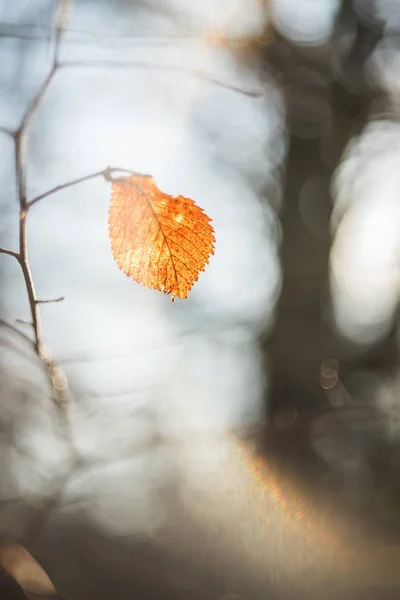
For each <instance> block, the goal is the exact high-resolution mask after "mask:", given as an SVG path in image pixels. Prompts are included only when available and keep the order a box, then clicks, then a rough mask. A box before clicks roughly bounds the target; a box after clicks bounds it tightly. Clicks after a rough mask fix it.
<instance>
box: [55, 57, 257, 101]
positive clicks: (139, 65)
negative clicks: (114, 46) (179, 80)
mask: <svg viewBox="0 0 400 600" xmlns="http://www.w3.org/2000/svg"><path fill="white" fill-rule="evenodd" d="M70 67H74V68H86V69H87V68H89V69H100V68H101V69H148V70H154V71H176V72H177V73H185V74H186V75H190V76H192V77H198V78H199V79H202V80H203V81H206V82H207V83H211V84H213V85H217V86H218V87H222V88H224V89H226V90H230V91H231V92H236V93H237V94H242V95H243V96H248V97H249V98H262V97H263V96H264V93H263V92H262V91H261V90H244V89H242V88H240V87H237V86H236V85H232V84H230V83H225V82H223V81H220V80H219V79H216V78H215V77H214V76H213V75H209V74H208V73H204V72H203V71H201V70H200V69H189V68H186V67H180V66H178V65H168V64H163V63H149V62H144V61H131V62H129V61H124V62H122V61H118V60H88V61H81V62H79V61H67V62H63V63H61V64H60V68H70Z"/></svg>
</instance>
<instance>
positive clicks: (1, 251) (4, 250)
mask: <svg viewBox="0 0 400 600" xmlns="http://www.w3.org/2000/svg"><path fill="white" fill-rule="evenodd" d="M0 254H8V255H9V256H12V257H13V258H15V259H16V260H17V261H18V262H20V261H21V257H20V255H19V254H18V252H14V250H9V249H8V248H0Z"/></svg>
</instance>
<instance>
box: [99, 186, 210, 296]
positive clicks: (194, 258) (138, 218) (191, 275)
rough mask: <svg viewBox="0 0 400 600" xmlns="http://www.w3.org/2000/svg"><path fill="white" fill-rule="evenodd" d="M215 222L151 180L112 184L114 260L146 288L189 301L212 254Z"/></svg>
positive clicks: (111, 220) (110, 220)
mask: <svg viewBox="0 0 400 600" xmlns="http://www.w3.org/2000/svg"><path fill="white" fill-rule="evenodd" d="M210 221H211V219H210V218H209V217H208V216H207V215H206V214H205V213H204V212H203V210H202V209H201V208H200V207H199V206H197V205H196V204H195V203H194V202H193V200H191V199H190V198H184V197H183V196H177V197H176V198H175V197H173V196H169V195H168V194H165V193H164V192H162V191H161V190H159V189H158V187H157V185H156V183H155V181H154V179H153V178H152V177H149V176H147V175H132V176H131V177H127V178H121V179H116V180H114V181H113V183H112V195H111V204H110V212H109V218H108V231H109V235H110V240H111V248H112V252H113V256H114V260H115V262H116V263H117V265H118V267H119V268H120V269H121V270H122V271H123V272H124V273H125V274H126V275H127V276H128V277H131V278H132V279H134V280H135V281H137V282H138V283H142V284H143V285H145V286H147V287H149V288H153V289H156V290H159V291H161V292H164V294H172V300H174V298H175V296H178V297H179V298H187V295H188V292H189V291H190V290H191V288H192V286H193V283H194V282H195V281H197V279H198V276H199V272H200V271H204V269H205V267H206V265H207V264H208V260H209V258H210V255H211V254H214V241H215V239H214V230H213V228H212V225H211V224H210Z"/></svg>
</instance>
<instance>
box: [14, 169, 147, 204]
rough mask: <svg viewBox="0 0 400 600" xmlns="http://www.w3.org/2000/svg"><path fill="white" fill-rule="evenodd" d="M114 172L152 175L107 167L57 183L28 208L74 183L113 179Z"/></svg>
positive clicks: (34, 199)
mask: <svg viewBox="0 0 400 600" xmlns="http://www.w3.org/2000/svg"><path fill="white" fill-rule="evenodd" d="M113 173H127V174H129V175H140V177H151V176H150V175H146V174H144V173H138V172H136V171H130V170H129V169H121V168H119V167H106V168H105V169H102V170H101V171H96V172H95V173H91V174H90V175H84V176H83V177H78V179H72V180H71V181H67V182H66V183H62V184H61V185H57V186H56V187H54V188H52V189H51V190H48V191H47V192H44V193H43V194H40V195H39V196H36V197H35V198H33V199H32V200H31V201H30V202H27V205H26V206H27V208H28V209H30V208H31V207H32V206H33V205H34V204H36V203H37V202H40V200H44V198H47V197H48V196H52V195H53V194H56V193H57V192H61V190H65V189H67V188H69V187H73V186H74V185H78V184H79V183H84V182H86V181H90V180H91V179H96V178H97V177H104V179H105V180H106V181H111V182H112V181H113V178H112V175H113Z"/></svg>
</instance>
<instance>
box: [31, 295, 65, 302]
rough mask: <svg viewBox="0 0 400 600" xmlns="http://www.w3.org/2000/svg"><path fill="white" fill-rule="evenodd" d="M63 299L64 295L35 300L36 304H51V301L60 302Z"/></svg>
mask: <svg viewBox="0 0 400 600" xmlns="http://www.w3.org/2000/svg"><path fill="white" fill-rule="evenodd" d="M63 300H65V297H64V296H60V297H59V298H52V299H51V300H36V302H37V303H38V304H52V303H53V302H62V301H63Z"/></svg>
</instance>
